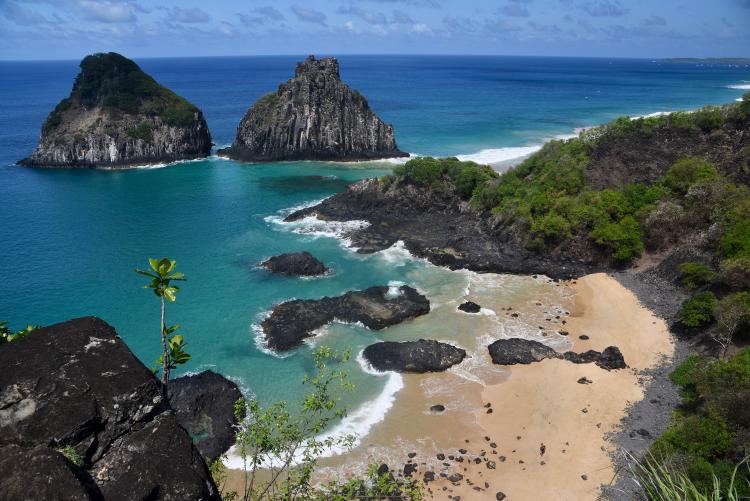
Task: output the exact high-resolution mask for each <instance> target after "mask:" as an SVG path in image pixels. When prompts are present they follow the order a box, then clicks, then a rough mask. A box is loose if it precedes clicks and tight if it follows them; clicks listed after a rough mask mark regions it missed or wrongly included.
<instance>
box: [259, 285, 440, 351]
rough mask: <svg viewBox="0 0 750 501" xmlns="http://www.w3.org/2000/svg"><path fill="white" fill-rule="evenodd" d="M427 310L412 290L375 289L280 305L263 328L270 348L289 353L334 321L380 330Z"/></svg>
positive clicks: (426, 306) (423, 299)
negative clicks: (288, 351)
mask: <svg viewBox="0 0 750 501" xmlns="http://www.w3.org/2000/svg"><path fill="white" fill-rule="evenodd" d="M429 311H430V302H429V300H428V299H427V298H426V297H424V296H423V295H422V294H420V293H419V292H417V291H416V290H415V289H414V288H412V287H409V286H406V285H403V286H401V287H398V288H396V289H395V290H393V289H391V288H389V287H386V286H375V287H370V288H369V289H366V290H363V291H352V292H347V293H346V294H344V295H343V296H339V297H324V298H321V299H295V300H293V301H287V302H285V303H281V304H279V305H277V306H276V307H275V308H274V309H273V311H272V312H271V315H270V316H269V317H268V318H267V319H265V320H264V321H263V323H262V327H263V333H264V334H265V336H266V342H267V344H268V346H269V348H272V349H274V350H288V349H291V348H293V347H295V346H297V345H298V344H300V343H301V342H302V341H303V340H304V339H305V338H308V337H310V336H312V335H313V331H314V330H315V329H318V328H320V327H322V326H324V325H326V324H327V323H330V322H333V321H334V320H339V321H342V322H351V323H354V322H360V323H362V324H363V325H364V326H365V327H367V328H369V329H372V330H381V329H385V328H386V327H388V326H391V325H394V324H397V323H400V322H403V321H404V320H407V319H410V318H414V317H418V316H420V315H425V314H427V313H429Z"/></svg>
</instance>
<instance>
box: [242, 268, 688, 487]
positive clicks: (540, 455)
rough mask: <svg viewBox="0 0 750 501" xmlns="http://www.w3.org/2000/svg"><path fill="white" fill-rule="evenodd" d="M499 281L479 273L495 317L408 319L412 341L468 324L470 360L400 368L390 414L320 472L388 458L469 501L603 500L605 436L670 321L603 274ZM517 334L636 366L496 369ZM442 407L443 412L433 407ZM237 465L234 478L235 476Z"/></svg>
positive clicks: (651, 362)
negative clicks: (523, 283)
mask: <svg viewBox="0 0 750 501" xmlns="http://www.w3.org/2000/svg"><path fill="white" fill-rule="evenodd" d="M490 278H491V277H489V276H486V275H485V276H479V277H478V278H477V280H478V285H477V284H474V285H473V286H472V294H471V295H470V296H471V297H472V298H474V299H477V300H478V301H481V303H482V304H483V306H484V305H487V306H488V307H489V308H492V309H493V311H494V312H496V313H495V314H491V315H483V316H473V317H472V316H468V315H466V316H458V317H457V316H456V313H455V305H453V304H450V305H446V306H445V307H443V308H440V309H436V310H435V311H434V312H432V313H431V314H430V315H427V316H426V317H424V318H423V319H421V320H418V321H415V322H414V325H413V326H411V328H412V329H413V330H414V336H415V337H416V336H418V335H420V334H421V333H423V332H425V331H426V330H428V329H429V328H430V326H431V325H435V324H436V323H439V322H442V323H448V322H452V325H453V326H454V327H456V326H460V327H461V328H457V329H456V330H457V331H461V332H462V334H461V337H456V338H455V341H456V342H457V343H459V344H460V345H461V346H463V347H466V348H469V347H471V346H474V350H473V352H472V360H471V361H470V362H468V363H469V364H470V366H464V365H463V364H462V365H460V366H456V367H455V368H453V369H451V370H450V371H448V372H445V373H434V374H404V375H402V376H401V377H402V378H403V386H404V387H403V389H402V390H400V391H399V392H398V393H397V395H396V397H395V402H394V404H393V407H392V408H391V409H390V410H389V411H388V414H387V415H386V417H385V419H384V420H383V421H381V422H379V423H377V424H376V425H375V426H373V427H372V429H370V431H369V433H368V434H367V435H366V436H364V437H362V440H361V443H360V444H359V445H358V446H357V447H355V448H354V449H353V450H352V451H350V452H348V453H346V454H344V455H338V456H333V457H329V458H324V459H322V460H321V461H320V462H319V468H318V479H322V480H328V479H331V478H336V477H338V478H345V477H346V476H347V475H352V474H354V475H356V474H358V473H360V472H362V471H363V470H364V468H365V467H366V466H367V465H369V464H373V463H378V464H379V463H383V462H384V463H387V464H389V465H390V467H391V469H392V471H394V473H395V474H396V475H402V474H403V471H404V467H407V465H408V468H409V469H412V468H414V469H415V470H414V473H413V474H412V478H415V479H419V480H423V479H425V478H427V479H428V480H429V479H430V478H434V480H431V481H428V482H427V491H426V494H427V497H428V498H431V499H455V496H460V499H461V500H467V499H497V493H502V494H504V495H505V496H506V499H509V500H527V499H568V500H587V499H591V500H594V499H597V497H598V495H599V493H600V486H601V485H607V484H609V483H611V482H612V480H613V478H614V476H615V472H614V466H613V462H612V460H611V457H610V454H611V453H612V452H613V446H612V445H611V444H610V443H609V442H608V441H607V436H608V434H610V433H611V432H613V431H615V430H616V429H617V427H618V425H619V423H620V420H621V419H622V417H623V416H624V415H625V412H626V409H627V407H628V405H630V404H632V403H634V402H637V401H639V400H640V399H642V398H643V387H642V382H643V377H640V378H639V373H640V372H641V371H643V370H645V369H648V368H651V367H654V366H655V365H657V364H658V363H659V362H660V360H662V359H663V358H664V357H670V356H671V355H672V353H673V350H674V346H673V343H672V340H671V336H670V334H669V332H668V329H667V326H666V324H665V322H664V321H663V320H661V319H660V318H658V317H656V316H655V315H654V314H652V313H651V312H650V311H649V310H648V309H646V308H644V307H643V306H642V305H641V304H640V303H639V302H638V300H637V299H636V297H635V296H634V295H633V294H632V293H631V292H630V291H629V290H628V289H626V288H625V287H623V286H622V285H621V284H620V283H619V282H617V281H616V280H615V279H614V278H612V277H610V276H608V275H606V274H604V273H600V274H594V275H588V276H585V277H582V278H580V279H578V280H576V281H572V282H568V283H555V282H552V281H548V282H543V281H539V280H537V282H535V283H536V284H537V285H536V286H534V287H531V288H528V287H522V288H520V289H518V290H519V291H520V292H518V293H517V294H516V295H513V296H512V299H511V298H509V297H507V296H506V297H501V296H503V294H502V293H501V292H500V290H499V289H494V288H493V286H492V285H491V284H493V283H494V282H493V281H492V280H490ZM504 280H507V279H504ZM514 280H515V279H514ZM519 280H521V279H519ZM523 280H531V278H528V279H523ZM531 291H533V293H532V292H531ZM545 291H546V292H545ZM515 312H518V314H517V315H516V314H515ZM457 318H458V319H459V320H458V322H459V323H456V322H457V320H456V319H457ZM537 326H538V327H537ZM562 330H564V331H567V332H568V335H567V336H561V335H560V334H559V332H560V331H562ZM490 331H491V332H492V333H491V335H489V336H488V335H487V332H490ZM401 335H403V334H401ZM422 335H424V334H422ZM517 335H520V336H523V337H527V338H529V337H531V338H535V339H538V340H544V342H546V343H549V344H550V345H551V346H554V347H555V348H556V349H558V350H560V351H565V350H574V351H579V352H580V351H586V350H589V349H594V350H598V351H601V350H603V349H604V348H606V347H608V346H612V345H614V346H617V347H619V348H620V350H621V351H622V354H623V356H624V358H625V361H626V363H627V364H628V366H629V367H628V368H627V369H621V370H612V371H607V370H604V369H601V368H599V367H598V366H596V365H594V364H573V363H571V362H568V361H565V360H559V359H549V360H544V361H542V362H538V363H534V364H531V365H516V366H512V367H502V366H496V365H493V364H492V362H491V360H490V357H489V354H488V353H487V350H486V346H487V345H488V344H489V343H490V342H491V340H492V339H495V338H499V337H514V336H517ZM579 336H588V339H580V338H579ZM467 376H468V377H467ZM581 378H586V379H587V380H588V381H590V383H588V382H587V383H585V384H584V383H579V382H578V381H579V380H581ZM438 403H439V404H443V405H444V406H445V408H446V410H445V411H444V412H441V413H435V412H430V410H429V409H430V407H431V405H434V404H438ZM490 409H491V410H490ZM238 473H239V472H232V474H231V475H230V477H231V481H230V484H234V485H236V484H237V483H238V481H239V478H240V476H239V475H238Z"/></svg>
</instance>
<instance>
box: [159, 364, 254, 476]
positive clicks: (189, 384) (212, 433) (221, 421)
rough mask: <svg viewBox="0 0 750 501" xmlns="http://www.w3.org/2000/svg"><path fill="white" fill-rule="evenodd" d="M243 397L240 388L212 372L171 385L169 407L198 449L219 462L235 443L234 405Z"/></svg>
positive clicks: (203, 454)
mask: <svg viewBox="0 0 750 501" xmlns="http://www.w3.org/2000/svg"><path fill="white" fill-rule="evenodd" d="M240 398H242V393H241V392H240V390H239V388H237V385H236V384H234V383H233V382H232V381H230V380H228V379H227V378H225V377H224V376H220V375H219V374H216V373H215V372H213V371H203V372H201V373H200V374H196V375H193V376H183V377H181V378H177V379H175V380H173V381H170V383H169V405H170V406H171V407H172V409H174V411H175V415H176V416H177V420H178V421H179V422H180V424H181V425H182V426H183V428H185V429H186V430H187V431H188V433H189V434H190V436H191V437H192V439H193V442H194V443H195V445H196V446H197V447H198V450H199V451H200V453H201V456H203V457H207V458H209V459H211V460H212V461H213V460H216V459H217V458H218V457H219V456H221V455H222V454H224V453H225V452H226V451H227V450H229V448H230V447H231V446H232V445H233V444H234V435H235V427H236V426H237V424H238V422H237V419H236V417H235V415H234V404H235V402H237V400H239V399H240Z"/></svg>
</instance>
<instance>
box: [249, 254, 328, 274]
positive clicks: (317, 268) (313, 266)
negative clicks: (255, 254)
mask: <svg viewBox="0 0 750 501" xmlns="http://www.w3.org/2000/svg"><path fill="white" fill-rule="evenodd" d="M261 266H263V267H264V268H266V269H268V270H269V271H271V272H272V273H278V274H279V275H287V276H292V277H299V276H302V277H311V276H315V275H323V274H325V273H326V272H327V271H328V268H327V267H326V266H325V265H324V264H323V263H322V262H321V261H320V260H318V259H317V258H315V256H313V255H312V254H310V253H309V252H307V251H304V252H294V253H287V254H280V255H278V256H274V257H272V258H270V259H268V260H266V261H263V263H261Z"/></svg>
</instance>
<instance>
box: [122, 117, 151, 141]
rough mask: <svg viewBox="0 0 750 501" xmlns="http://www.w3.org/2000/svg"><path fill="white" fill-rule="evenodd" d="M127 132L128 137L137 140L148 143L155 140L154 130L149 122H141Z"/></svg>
mask: <svg viewBox="0 0 750 501" xmlns="http://www.w3.org/2000/svg"><path fill="white" fill-rule="evenodd" d="M126 132H127V134H128V136H130V137H132V138H135V139H142V140H143V141H145V142H147V143H150V142H152V141H153V140H154V130H153V129H152V128H151V124H149V123H148V122H141V123H139V124H138V125H136V126H135V127H129V128H128V129H127V131H126Z"/></svg>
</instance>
